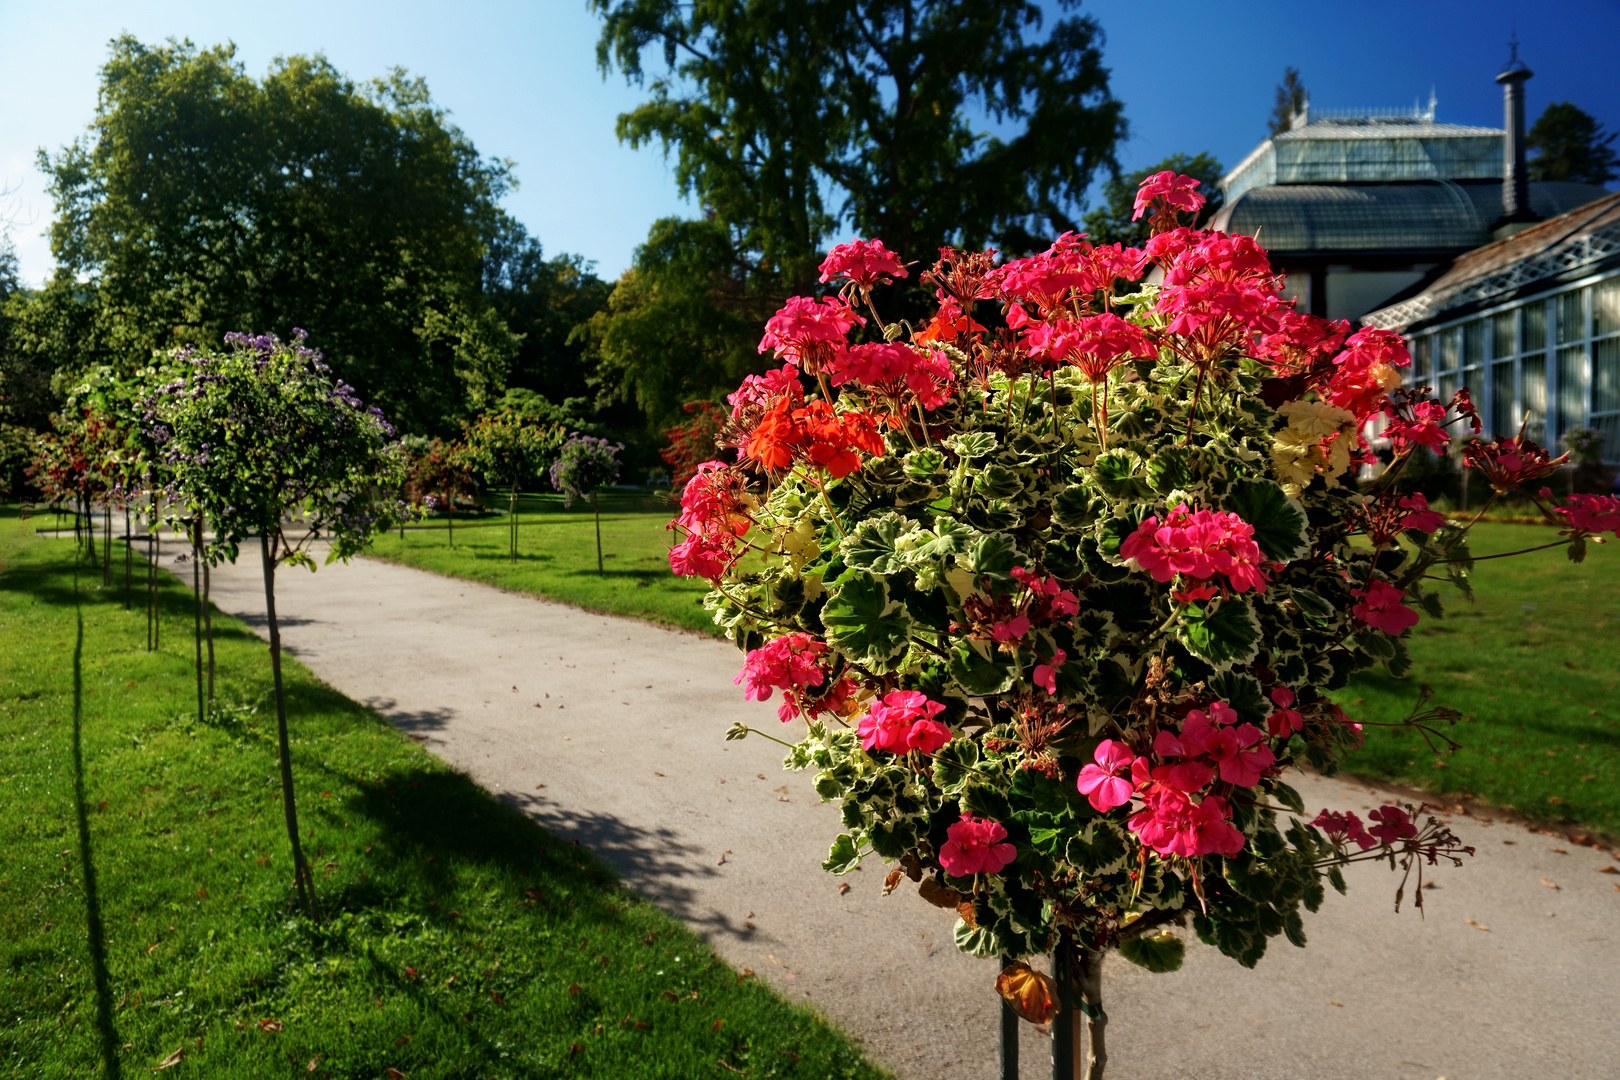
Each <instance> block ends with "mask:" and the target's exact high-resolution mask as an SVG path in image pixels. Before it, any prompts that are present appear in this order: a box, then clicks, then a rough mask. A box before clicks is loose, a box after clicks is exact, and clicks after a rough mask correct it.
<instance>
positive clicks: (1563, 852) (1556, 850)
mask: <svg viewBox="0 0 1620 1080" xmlns="http://www.w3.org/2000/svg"><path fill="white" fill-rule="evenodd" d="M1547 850H1548V851H1555V852H1557V853H1558V854H1560V855H1568V854H1569V852H1567V851H1565V850H1564V849H1563V848H1561V847H1555V848H1548V849H1547Z"/></svg>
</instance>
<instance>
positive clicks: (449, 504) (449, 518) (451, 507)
mask: <svg viewBox="0 0 1620 1080" xmlns="http://www.w3.org/2000/svg"><path fill="white" fill-rule="evenodd" d="M444 513H445V521H446V523H447V524H448V526H449V529H450V546H451V547H452V548H454V547H455V546H456V497H455V495H453V494H452V495H448V496H446V497H445V500H444Z"/></svg>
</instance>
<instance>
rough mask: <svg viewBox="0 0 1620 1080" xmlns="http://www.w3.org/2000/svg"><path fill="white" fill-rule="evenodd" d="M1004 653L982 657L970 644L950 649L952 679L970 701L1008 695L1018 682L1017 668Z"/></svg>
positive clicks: (961, 644) (966, 642)
mask: <svg viewBox="0 0 1620 1080" xmlns="http://www.w3.org/2000/svg"><path fill="white" fill-rule="evenodd" d="M1000 656H1006V654H1005V653H1001V654H992V656H990V657H987V656H983V655H981V654H980V652H979V650H978V649H976V648H974V647H973V644H972V643H971V642H968V641H958V642H957V643H956V644H955V645H954V646H952V648H951V663H950V671H951V678H952V679H955V680H956V685H958V686H960V687H961V688H962V692H963V693H964V694H966V695H967V696H968V697H988V696H990V695H992V694H1005V693H1006V692H1007V691H1008V690H1011V689H1012V687H1013V683H1015V682H1017V681H1018V664H1017V662H1016V661H1015V660H1013V659H1012V657H1010V656H1008V657H1007V658H1006V660H1005V661H1001V660H1000V659H998V657H1000Z"/></svg>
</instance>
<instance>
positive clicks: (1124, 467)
mask: <svg viewBox="0 0 1620 1080" xmlns="http://www.w3.org/2000/svg"><path fill="white" fill-rule="evenodd" d="M1142 471H1143V464H1142V459H1141V457H1139V456H1138V455H1137V454H1136V453H1134V452H1133V451H1130V450H1110V451H1108V453H1106V454H1100V455H1098V457H1097V461H1096V463H1095V464H1094V465H1093V466H1092V467H1091V474H1092V476H1094V477H1095V478H1096V480H1097V486H1098V487H1099V488H1101V489H1102V491H1103V494H1105V495H1107V496H1108V497H1109V498H1110V499H1113V500H1115V501H1116V502H1118V501H1119V500H1121V499H1140V498H1144V497H1145V496H1146V495H1147V494H1148V489H1147V485H1146V484H1145V483H1143V481H1142ZM1279 490H1281V489H1279Z"/></svg>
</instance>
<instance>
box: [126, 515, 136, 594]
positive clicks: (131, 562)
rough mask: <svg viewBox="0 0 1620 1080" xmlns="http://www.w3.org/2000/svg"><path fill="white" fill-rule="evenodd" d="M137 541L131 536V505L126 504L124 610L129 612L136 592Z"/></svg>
mask: <svg viewBox="0 0 1620 1080" xmlns="http://www.w3.org/2000/svg"><path fill="white" fill-rule="evenodd" d="M134 576H135V539H134V537H132V536H130V534H129V503H128V502H125V503H124V610H125V611H128V610H129V605H130V593H131V592H133V591H134V583H133V579H134Z"/></svg>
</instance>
